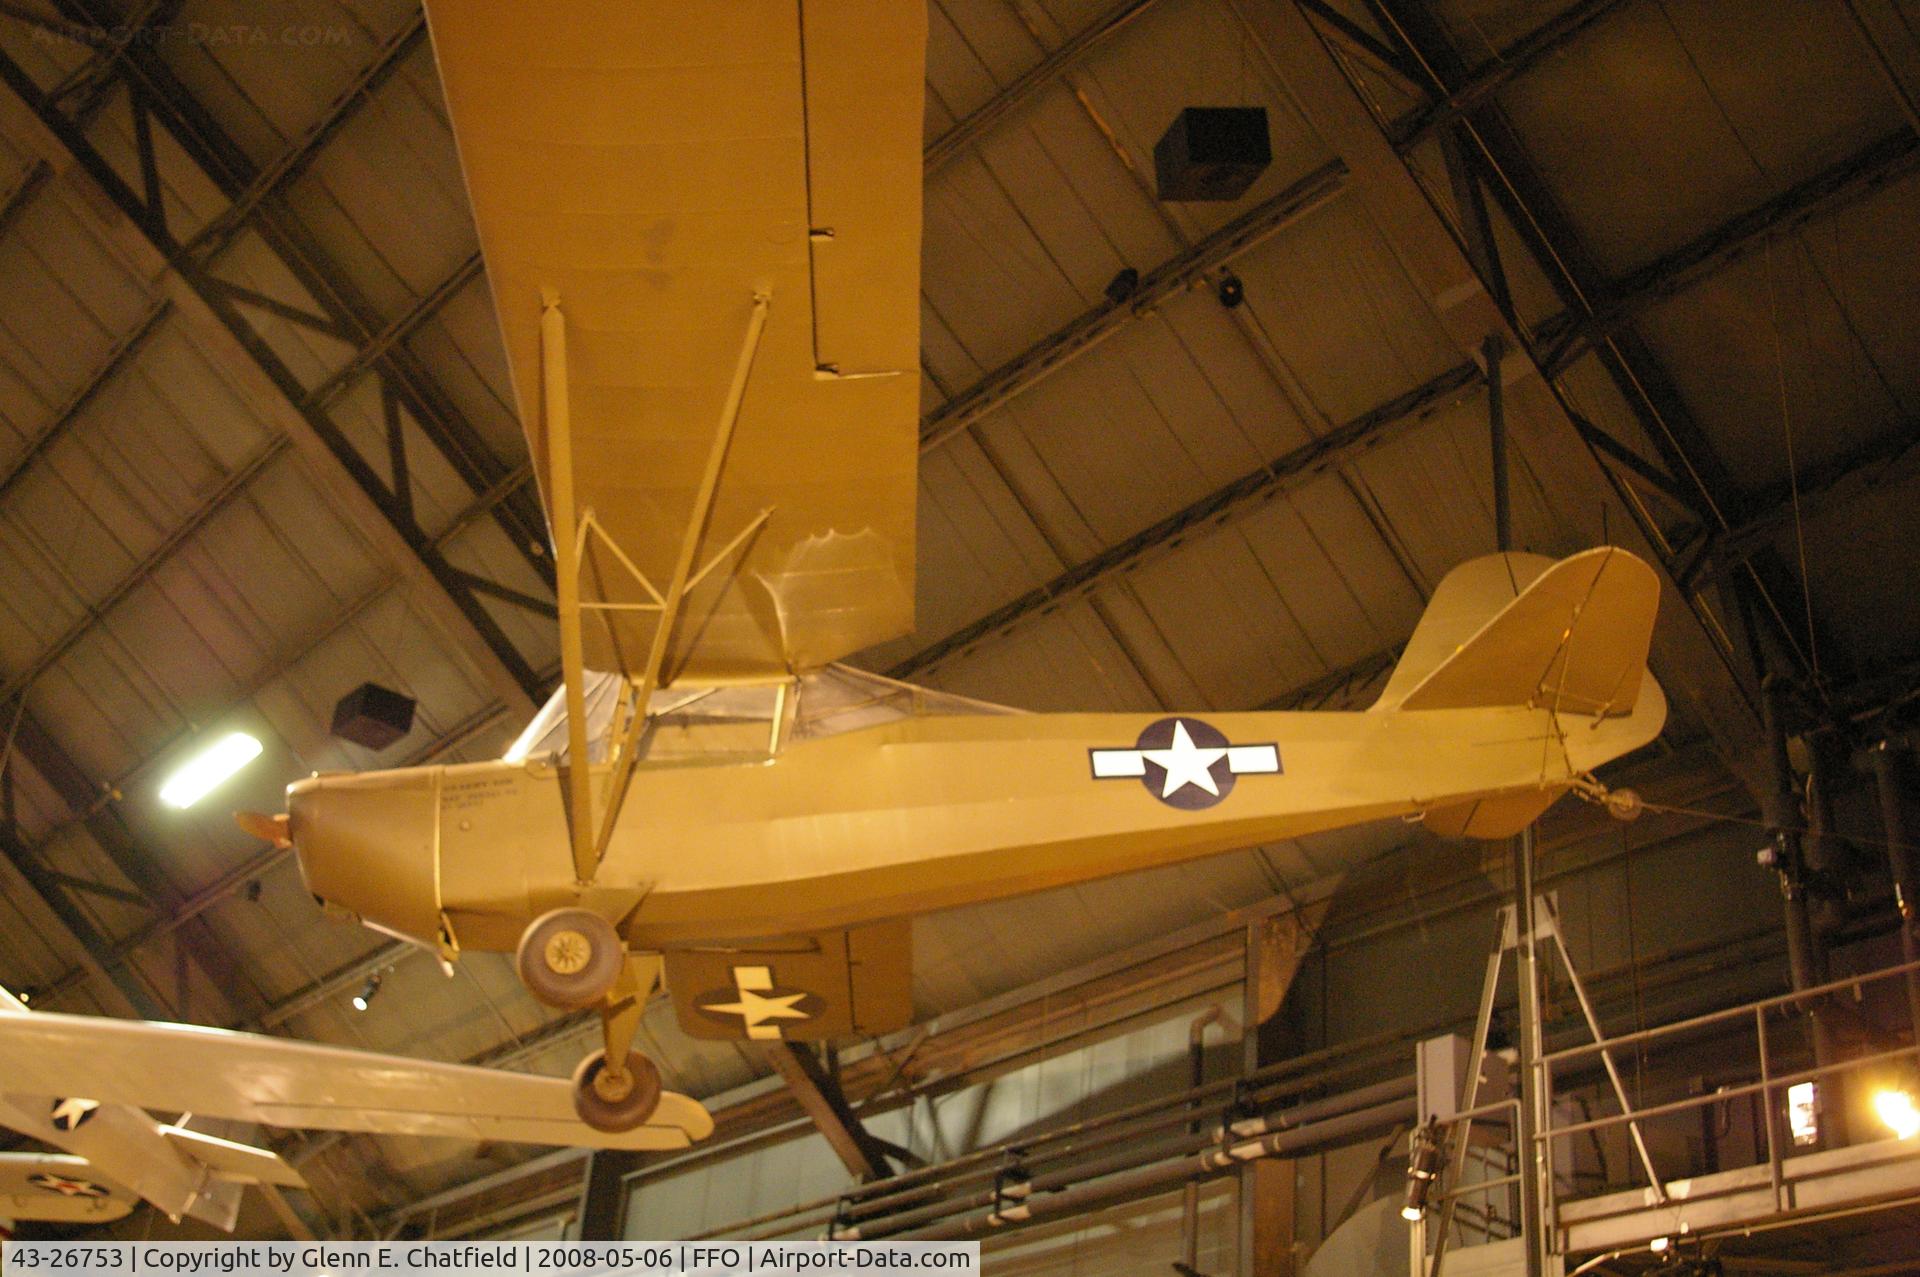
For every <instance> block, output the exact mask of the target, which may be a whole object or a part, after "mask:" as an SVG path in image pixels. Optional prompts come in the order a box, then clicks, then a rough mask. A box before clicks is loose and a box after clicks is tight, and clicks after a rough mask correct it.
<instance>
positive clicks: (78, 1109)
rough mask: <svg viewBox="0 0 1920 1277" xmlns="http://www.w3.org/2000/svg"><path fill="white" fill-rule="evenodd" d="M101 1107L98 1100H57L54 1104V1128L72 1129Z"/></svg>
mask: <svg viewBox="0 0 1920 1277" xmlns="http://www.w3.org/2000/svg"><path fill="white" fill-rule="evenodd" d="M99 1107H100V1102H99V1101H98V1100H81V1099H65V1100H56V1101H54V1105H53V1128H54V1129H55V1130H56V1131H71V1130H73V1129H74V1128H75V1127H76V1126H79V1125H80V1123H82V1122H84V1121H86V1120H87V1118H88V1117H89V1116H90V1115H91V1114H92V1113H93V1111H94V1110H95V1109H97V1108H99Z"/></svg>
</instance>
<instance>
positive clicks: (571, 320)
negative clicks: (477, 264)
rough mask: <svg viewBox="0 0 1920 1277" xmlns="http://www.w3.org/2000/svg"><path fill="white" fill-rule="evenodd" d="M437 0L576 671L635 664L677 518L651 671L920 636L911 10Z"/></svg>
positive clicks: (757, 3)
mask: <svg viewBox="0 0 1920 1277" xmlns="http://www.w3.org/2000/svg"><path fill="white" fill-rule="evenodd" d="M428 9H429V17H430V20H431V24H432V31H433V37H434V46H435V50H436V54H437V56H438V59H439V63H440V69H441V78H442V81H443V83H444V85H445V88H446V94H447V102H448V107H449V110H450V113H451V116H452V120H453V127H454V133H455V137H456V140H457V141H458V143H459V149H460V156H461V163H462V167H463V169H464V171H465V175H466V181H467V187H468V192H469V195H470V196H471V199H472V204H473V209H474V218H475V222H476V224H477V226H478V229H479V233H480V241H481V247H482V250H483V252H484V255H485V258H486V262H487V269H488V275H489V277H490V279H491V282H492V287H493V295H494V303H495V307H496V309H497V311H498V313H499V318H500V323H501V328H502V332H503V335H504V338H505V344H506V350H507V355H508V362H509V365H510V367H511V370H512V375H513V383H514V394H515V398H516V401H517V407H518V409H519V413H520V418H521V422H522V424H523V426H524V428H525V430H526V433H527V436H528V443H529V445H530V450H531V453H532V456H533V460H534V468H535V473H536V474H537V476H538V477H539V479H540V484H541V492H542V497H543V500H544V501H545V502H546V504H547V509H548V513H549V519H550V522H551V521H552V520H553V516H554V514H555V503H554V486H553V474H552V472H551V470H550V460H551V455H552V454H551V451H550V445H551V443H552V438H551V431H550V428H549V427H550V421H549V417H550V415H554V416H563V417H564V420H565V426H564V429H565V431H566V434H567V436H568V443H569V446H570V448H571V454H572V458H573V464H572V466H571V467H570V471H571V473H572V475H573V478H574V492H573V500H574V510H575V521H574V524H575V526H574V528H573V530H572V532H571V535H572V536H573V538H574V543H575V544H577V545H579V546H580V549H581V555H582V562H581V568H580V581H581V607H582V614H583V637H584V642H585V649H586V651H585V662H586V665H587V666H589V667H592V668H598V669H608V670H619V671H622V672H624V673H627V674H629V675H630V676H635V677H637V676H638V675H639V673H640V671H641V667H642V666H643V665H645V664H646V662H647V656H648V652H649V647H650V644H651V643H652V640H653V637H654V629H655V627H656V625H657V624H658V618H659V616H660V615H661V609H660V607H659V603H660V598H661V596H662V595H663V594H667V593H670V591H669V582H670V581H671V580H672V579H673V578H674V576H675V565H676V563H677V562H678V561H679V560H680V559H681V557H682V553H683V550H685V549H686V547H687V545H688V544H689V543H688V542H687V541H686V538H687V536H688V533H689V525H690V523H691V522H698V523H699V525H700V526H698V527H695V528H693V530H692V531H693V537H694V541H693V543H692V544H693V546H694V552H693V554H692V564H693V569H694V570H693V572H692V573H691V578H692V579H691V583H690V586H689V588H688V590H687V592H686V595H685V604H684V606H683V607H682V608H681V609H680V611H679V615H678V619H677V624H676V625H675V627H674V629H673V632H672V635H671V638H670V641H669V643H668V644H667V647H666V652H665V660H664V663H663V666H662V669H661V676H662V677H661V680H660V682H661V685H668V684H671V683H672V682H674V681H675V680H676V679H682V680H686V681H690V682H701V681H728V680H739V679H753V678H766V677H774V676H778V675H782V674H785V673H788V672H791V671H793V670H795V669H808V668H814V667H817V666H819V665H822V664H825V663H826V662H828V661H830V660H833V659H835V658H837V657H839V656H842V655H845V654H847V653H849V652H852V651H855V650H857V649H859V648H861V647H864V646H867V645H870V644H872V643H875V642H878V641H881V640H883V639H886V638H889V637H892V636H894V635H896V634H898V633H901V632H903V631H905V630H906V629H908V628H910V625H911V614H912V601H913V564H914V545H913V511H914V497H915V491H914V484H915V479H914V474H915V459H916V456H917V445H916V438H917V422H918V416H917V412H918V396H919V384H920V379H919V362H918V360H919V299H918V289H919V240H920V124H921V117H922V100H923V93H924V90H923V84H922V74H923V71H922V68H923V65H924V57H925V55H924V44H925V21H926V18H925V12H924V9H923V7H922V6H920V5H915V4H899V3H896V2H895V0H833V2H832V3H828V2H827V0H797V2H796V0H706V2H704V3H702V2H694V3H684V4H644V5H612V4H606V3H604V2H600V3H595V2H593V0H565V2H564V3H556V4H550V5H541V6H538V7H523V8H515V7H512V6H504V7H503V6H500V5H495V4H489V3H485V2H484V0H432V3H430V4H429V6H428ZM756 297H763V298H765V299H766V311H765V326H764V329H763V330H762V331H761V334H760V336H759V339H758V342H757V346H756V347H755V348H754V349H753V351H752V352H751V356H752V357H751V365H750V372H749V374H748V376H747V379H746V381H745V389H744V396H743V397H742V398H741V399H740V401H739V410H738V414H737V417H735V418H734V427H733V430H732V434H731V440H730V442H729V443H728V444H727V446H726V448H725V451H724V462H723V464H722V465H721V467H720V469H719V477H718V482H717V484H715V485H712V488H711V507H710V512H709V513H708V514H707V516H706V518H705V519H704V520H696V519H694V513H695V511H697V510H698V509H699V508H700V505H701V501H700V497H701V494H702V491H703V488H704V487H706V486H707V485H706V484H705V483H704V479H705V476H706V473H707V469H708V466H709V464H710V462H711V460H712V455H713V451H714V442H715V440H716V438H717V437H719V435H720V434H721V432H722V423H723V418H724V417H725V415H726V414H725V413H724V412H723V409H724V408H725V407H726V404H727V401H728V391H729V387H730V384H731V382H732V380H733V378H734V376H735V373H736V370H737V369H738V368H739V367H741V366H742V356H743V350H744V348H745V347H746V346H747V344H748V342H747V338H748V333H749V329H750V321H751V320H752V317H753V315H754V312H755V299H756ZM550 302H551V303H557V309H558V311H559V312H560V314H561V315H562V316H564V330H565V339H564V344H565V361H566V366H567V376H566V378H565V380H566V385H567V406H566V408H565V409H564V412H560V413H556V414H549V413H548V412H547V411H546V408H545V395H544V387H543V354H542V350H543V347H542V331H541V323H542V314H543V308H544V307H545V306H546V305H547V304H548V303H550ZM553 532H554V535H555V536H556V537H559V536H563V535H569V533H568V532H567V530H565V529H562V528H560V527H558V526H556V527H554V528H553Z"/></svg>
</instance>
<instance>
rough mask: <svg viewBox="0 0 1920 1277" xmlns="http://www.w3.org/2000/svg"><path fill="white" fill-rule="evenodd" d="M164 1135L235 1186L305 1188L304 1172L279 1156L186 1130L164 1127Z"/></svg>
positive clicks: (175, 1146) (250, 1146) (162, 1130)
mask: <svg viewBox="0 0 1920 1277" xmlns="http://www.w3.org/2000/svg"><path fill="white" fill-rule="evenodd" d="M160 1133H161V1134H162V1135H164V1136H166V1137H167V1142H168V1143H170V1144H172V1145H173V1146H174V1148H175V1149H177V1150H179V1151H180V1152H181V1153H183V1154H184V1155H186V1156H187V1157H188V1158H189V1159H191V1160H192V1161H195V1162H198V1163H200V1164H201V1165H202V1166H205V1167H206V1168H207V1169H208V1170H210V1171H212V1172H213V1173H214V1174H215V1175H217V1176H219V1177H220V1178H221V1179H224V1180H228V1181H230V1182H232V1183H235V1184H275V1185H278V1186H279V1187H281V1188H305V1187H306V1186H307V1181H306V1180H304V1179H302V1178H300V1172H299V1171H296V1170H295V1169H293V1167H291V1166H289V1165H287V1163H286V1161H285V1160H284V1159H282V1158H281V1156H280V1155H279V1154H278V1153H275V1152H273V1151H272V1150H270V1149H264V1148H255V1147H254V1146H253V1145H251V1144H237V1143H235V1142H234V1141H232V1140H223V1139H221V1138H220V1137H219V1136H217V1135H203V1134H201V1133H200V1132H199V1131H189V1130H187V1129H186V1128H185V1127H182V1126H163V1127H161V1128H160Z"/></svg>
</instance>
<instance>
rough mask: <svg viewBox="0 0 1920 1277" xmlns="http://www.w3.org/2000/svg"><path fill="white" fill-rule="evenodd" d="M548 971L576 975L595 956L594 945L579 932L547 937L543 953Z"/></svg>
mask: <svg viewBox="0 0 1920 1277" xmlns="http://www.w3.org/2000/svg"><path fill="white" fill-rule="evenodd" d="M542 956H543V957H544V958H545V959H546V962H547V969H548V970H549V971H552V972H554V973H555V974H557V975H574V974H576V973H578V972H579V971H581V970H583V969H584V968H585V967H586V965H587V960H588V959H589V958H591V957H592V956H593V944H592V943H591V942H590V941H589V940H588V939H587V937H586V936H585V935H583V934H581V933H580V932H578V931H556V932H554V933H553V934H552V935H551V936H549V937H547V945H546V948H545V949H544V950H543V951H542Z"/></svg>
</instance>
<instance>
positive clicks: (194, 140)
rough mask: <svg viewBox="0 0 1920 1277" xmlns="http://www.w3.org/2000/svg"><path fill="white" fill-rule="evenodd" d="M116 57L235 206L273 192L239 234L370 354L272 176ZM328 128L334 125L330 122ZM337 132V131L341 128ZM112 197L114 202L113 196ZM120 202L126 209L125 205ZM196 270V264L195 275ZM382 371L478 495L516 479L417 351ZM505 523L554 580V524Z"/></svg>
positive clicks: (151, 77)
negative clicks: (548, 538)
mask: <svg viewBox="0 0 1920 1277" xmlns="http://www.w3.org/2000/svg"><path fill="white" fill-rule="evenodd" d="M57 2H58V4H59V6H60V9H61V11H62V14H63V16H65V17H67V18H68V19H70V20H74V21H79V22H90V23H94V24H96V25H107V24H109V23H110V22H111V20H112V18H113V15H112V14H110V13H106V12H105V11H104V10H103V9H102V8H101V3H102V0H57ZM415 38H418V37H415ZM403 43H404V42H403ZM392 52H393V49H392V48H389V49H388V50H387V51H386V53H385V54H383V55H382V56H381V57H380V58H377V59H376V60H375V63H374V66H375V68H376V69H378V68H381V67H384V68H385V71H384V72H383V73H382V75H381V76H379V77H376V80H377V79H382V78H384V75H385V74H390V72H391V70H392V68H393V66H394V65H396V63H395V61H394V59H393V58H392V57H391V54H392ZM114 57H115V59H116V61H117V63H118V65H119V67H120V70H121V72H122V73H123V74H124V75H125V77H126V79H127V83H128V86H129V89H130V91H131V92H132V93H133V94H134V96H135V99H136V103H137V105H144V106H145V107H146V109H147V110H148V111H149V112H151V114H152V115H153V116H154V117H155V118H157V119H158V120H159V121H160V122H161V124H162V126H163V127H165V128H166V130H167V132H168V133H169V134H170V135H171V136H172V137H173V139H174V140H175V141H176V142H177V143H179V145H180V148H181V150H182V152H183V153H184V154H185V155H186V156H187V157H188V158H189V159H190V160H191V161H192V162H193V163H194V164H195V165H196V166H197V167H199V169H200V170H201V171H202V173H204V174H205V176H206V177H207V179H208V180H209V181H211V182H212V183H213V184H214V186H215V187H217V188H218V189H219V190H220V192H221V193H222V194H223V195H225V196H226V198H227V199H228V200H229V201H240V200H243V199H246V198H248V197H249V194H250V192H253V191H254V190H255V188H256V186H264V188H265V189H264V190H263V192H262V193H261V194H260V195H259V196H258V198H257V200H256V202H255V204H254V206H253V208H252V209H251V210H250V214H249V216H248V217H247V218H246V219H244V221H243V223H239V224H244V225H247V226H251V227H252V228H253V229H254V230H255V231H256V232H258V234H259V235H260V238H261V240H262V241H263V242H264V243H265V244H266V245H267V247H268V248H270V249H271V250H272V251H273V253H274V254H275V255H276V256H277V257H278V258H279V259H280V260H281V262H282V264H284V265H285V266H286V268H287V270H288V271H289V273H290V274H291V275H292V276H293V278H294V279H295V281H296V282H298V284H299V285H300V287H301V288H302V289H303V290H304V291H305V292H306V293H307V294H308V295H309V296H310V297H312V298H313V299H314V300H315V301H316V302H317V303H318V304H319V305H320V307H321V309H322V310H323V311H325V312H326V314H327V316H328V317H329V318H330V319H331V320H333V322H334V323H336V324H338V325H339V326H340V328H341V329H342V330H343V331H344V332H346V333H347V334H349V336H350V339H351V340H352V341H353V342H354V344H356V345H365V344H366V343H367V342H369V341H370V340H371V339H372V338H373V337H374V336H375V334H377V333H378V332H379V330H380V329H381V327H382V325H381V323H380V321H379V319H378V317H377V315H376V312H375V309H374V307H373V306H372V304H371V303H370V302H369V301H368V300H367V298H365V297H364V296H362V295H361V293H360V291H359V290H358V289H357V288H356V287H355V286H354V285H353V284H352V283H351V282H350V281H349V280H348V278H347V276H346V275H345V273H344V272H343V271H342V270H341V269H340V268H339V266H338V264H337V263H335V262H334V261H333V260H332V259H331V257H330V256H329V255H328V254H327V253H326V252H325V250H324V249H323V248H322V247H321V245H320V243H319V241H318V240H317V239H315V237H314V236H313V235H312V234H311V233H310V232H308V231H307V229H306V228H305V226H304V225H303V224H301V223H300V222H299V220H298V219H297V218H296V217H294V216H293V215H292V214H291V211H290V210H289V209H287V207H286V206H285V203H284V201H283V200H281V199H280V198H279V196H278V195H277V194H276V193H275V189H274V188H275V184H274V183H273V182H272V181H271V180H270V178H271V175H270V174H269V173H267V172H266V171H265V170H262V169H261V168H260V167H259V166H258V165H256V164H255V163H254V162H253V160H252V159H251V158H250V157H249V156H248V154H247V153H246V151H245V149H244V148H242V147H241V146H240V145H239V144H238V143H237V142H236V141H234V139H233V138H232V137H230V136H229V135H228V134H227V133H226V132H225V130H224V129H222V128H221V127H220V124H219V122H218V121H217V120H216V119H215V118H214V117H213V115H212V113H211V112H209V111H208V110H207V109H206V108H205V107H204V106H203V105H201V103H200V102H199V101H198V99H197V98H195V96H194V95H193V94H192V93H191V92H190V91H189V90H188V88H187V87H186V85H185V84H184V83H183V82H182V81H181V80H180V79H179V77H178V76H176V75H175V74H174V72H173V70H172V68H171V67H170V66H169V65H168V64H167V62H166V61H165V60H164V59H163V58H161V57H160V55H159V53H158V52H157V51H156V50H155V49H154V48H152V47H149V46H148V45H145V44H141V43H137V42H136V43H129V44H125V45H121V46H118V47H116V48H115V50H114ZM23 96H25V95H23ZM364 98H365V94H364V93H358V92H355V93H350V94H349V95H347V97H346V98H345V99H344V102H343V103H339V104H336V110H335V111H334V112H333V113H331V114H334V115H338V114H339V113H340V112H341V111H342V110H344V109H345V107H347V106H351V105H357V104H358V103H359V102H361V101H363V100H364ZM29 101H32V99H31V98H30V99H29ZM36 109H39V108H38V107H36ZM55 113H56V114H57V108H56V109H55ZM139 116H140V112H139V111H138V110H136V121H137V120H138V118H139ZM62 118H63V119H64V117H62ZM322 123H323V124H324V123H326V119H325V118H323V121H322ZM337 127H338V122H337V121H336V122H335V124H334V128H335V129H337ZM322 132H323V134H324V136H323V137H322V139H321V140H323V141H324V137H326V136H331V133H332V130H323V131H322ZM63 140H64V139H63ZM69 149H71V148H69ZM302 154H304V152H303V150H302V146H301V144H296V145H295V147H294V148H293V149H292V150H291V151H290V152H289V153H288V156H283V160H287V159H290V157H293V158H294V159H297V157H299V156H301V155H302ZM301 162H304V161H301ZM293 167H298V163H297V162H294V163H293ZM109 194H110V195H112V194H114V192H113V191H112V190H111V188H110V189H109ZM115 202H116V203H118V202H120V201H119V200H118V198H117V197H116V201H115ZM135 209H138V210H141V211H138V212H136V211H134V210H135ZM129 215H130V216H133V217H134V218H135V220H136V221H138V222H141V223H142V229H143V230H146V231H147V232H148V236H149V238H150V239H155V243H156V246H159V244H160V241H161V240H162V239H164V240H166V241H168V243H169V245H170V247H169V248H166V249H163V251H164V252H166V255H167V258H168V261H169V262H170V263H171V264H173V265H174V266H175V268H176V269H178V270H180V271H181V272H182V273H183V274H186V275H189V276H191V277H197V278H200V279H204V278H206V276H207V269H206V268H207V266H208V261H207V260H206V259H205V257H204V256H203V255H200V254H195V253H192V252H189V251H188V249H189V246H187V245H182V244H179V243H177V242H174V241H173V240H172V236H171V235H170V234H169V233H168V232H167V231H166V228H165V225H164V219H163V218H162V217H160V216H159V210H157V209H147V208H145V202H144V201H141V200H135V201H134V205H133V208H131V209H129ZM156 236H157V237H158V238H156ZM189 261H191V262H192V263H193V264H192V265H189V264H188V263H189ZM379 367H380V370H381V372H382V373H383V374H384V375H385V376H386V377H387V378H388V380H389V381H390V382H391V383H392V384H393V386H394V388H395V390H396V391H397V392H398V393H399V394H400V395H401V397H402V400H403V402H404V403H405V404H406V406H407V409H408V411H409V412H410V413H411V414H412V415H413V417H414V419H415V420H416V421H417V422H418V423H419V424H420V427H421V429H422V430H423V431H425V432H426V433H427V435H428V437H429V438H431V439H433V440H434V442H435V444H436V446H437V447H438V448H439V449H440V451H441V453H442V454H443V455H444V456H445V457H446V460H447V463H448V465H449V466H450V467H451V468H452V469H453V471H454V473H456V474H458V475H459V476H460V477H461V478H462V480H463V481H464V482H466V483H467V485H468V486H469V487H471V488H472V489H473V490H474V491H476V492H478V491H482V490H484V489H485V488H487V487H489V486H490V485H491V484H493V483H494V482H495V481H497V480H498V478H499V477H500V474H501V473H503V472H504V471H505V470H506V469H507V463H506V462H503V461H501V460H500V459H499V458H498V457H497V456H495V455H494V453H493V452H492V451H491V450H490V449H489V448H488V447H487V446H486V444H485V443H484V442H483V440H482V438H481V436H480V434H479V432H478V431H477V430H475V429H474V428H473V426H472V425H471V423H469V422H467V421H466V420H465V418H464V417H463V416H462V415H461V414H460V412H459V411H458V410H457V409H456V408H455V407H454V405H453V403H452V401H451V399H450V398H449V397H448V396H447V395H446V393H445V392H444V391H443V390H441V389H440V387H439V386H438V385H437V384H436V383H435V382H434V381H433V379H432V378H431V377H430V376H428V375H427V373H426V372H425V370H424V368H423V367H422V366H421V365H420V363H419V361H418V360H417V359H415V358H414V357H413V355H412V353H411V352H410V351H408V350H407V349H406V348H405V347H403V346H395V347H392V348H390V349H388V350H387V352H386V353H385V354H384V355H383V356H382V358H381V360H380V361H379ZM496 517H498V518H499V520H500V522H501V526H502V529H503V531H505V532H506V534H507V536H508V539H509V541H510V542H511V543H512V544H513V546H514V547H515V549H516V550H517V551H519V552H520V553H521V554H522V555H523V556H525V557H526V559H527V562H528V564H529V565H530V566H531V567H532V568H533V569H534V571H535V572H536V574H539V575H541V576H542V577H545V576H546V574H547V573H548V572H550V571H551V565H550V564H549V563H548V562H547V560H546V559H545V558H544V556H543V555H542V554H541V553H539V552H537V551H536V550H535V548H534V547H535V546H536V545H537V544H541V543H543V542H544V538H545V524H544V521H543V520H542V518H541V516H540V514H539V512H538V511H537V510H532V509H520V508H518V507H517V506H516V508H514V509H512V510H509V509H508V508H507V507H505V506H503V507H501V508H500V509H499V510H498V511H497V512H496Z"/></svg>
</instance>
